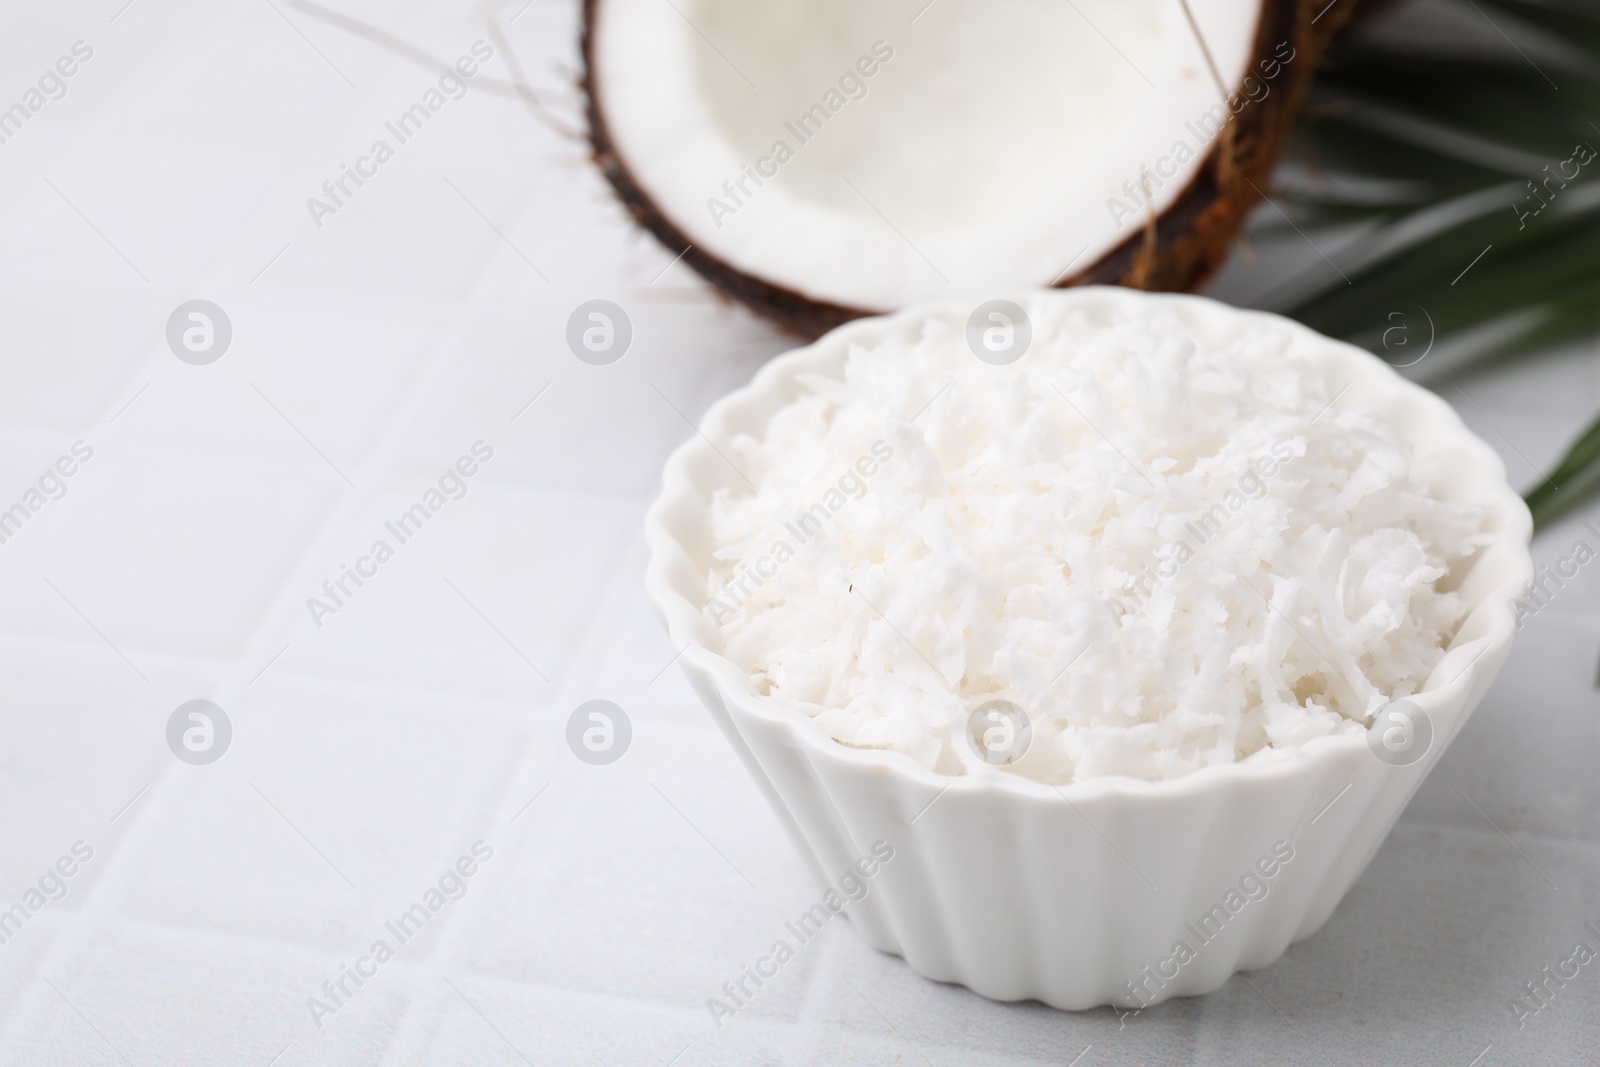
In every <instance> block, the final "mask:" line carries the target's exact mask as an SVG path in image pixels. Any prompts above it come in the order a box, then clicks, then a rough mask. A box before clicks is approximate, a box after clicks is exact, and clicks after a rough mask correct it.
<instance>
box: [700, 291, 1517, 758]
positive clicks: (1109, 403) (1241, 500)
mask: <svg viewBox="0 0 1600 1067" xmlns="http://www.w3.org/2000/svg"><path fill="white" fill-rule="evenodd" d="M805 384H806V386H807V388H809V389H810V390H811V392H809V393H807V394H806V395H803V396H802V397H800V398H798V399H796V400H795V401H793V402H792V403H790V404H788V405H786V406H784V407H783V408H781V409H780V410H778V411H777V412H776V413H774V415H773V416H772V418H771V419H770V421H769V423H768V425H767V426H766V429H765V433H764V434H763V435H762V436H760V437H759V438H758V437H753V436H748V435H741V436H738V437H735V438H734V439H733V440H732V441H730V442H729V445H728V451H729V454H730V456H731V458H732V459H733V460H734V461H735V462H736V463H738V464H739V466H740V467H741V468H742V469H743V470H745V471H746V472H747V473H748V474H749V475H750V476H751V477H752V478H753V479H754V480H755V482H756V484H757V489H756V491H755V492H753V493H752V492H749V491H744V490H743V487H740V489H738V490H735V489H726V490H722V491H719V492H718V493H717V494H716V496H715V498H714V500H713V502H712V507H711V534H712V541H713V543H714V546H715V548H714V551H713V554H712V555H713V559H714V561H715V562H714V566H713V568H712V571H711V573H710V575H709V576H708V583H707V592H708V604H707V610H708V611H709V612H710V613H711V617H712V618H713V620H714V621H716V622H717V623H718V625H719V630H720V633H721V635H722V638H723V641H724V654H725V655H726V656H727V657H728V658H729V659H730V660H732V661H733V662H734V663H736V664H738V665H739V666H740V667H741V668H743V669H744V670H746V671H748V672H749V674H750V677H751V680H752V682H753V683H754V685H755V687H756V689H757V690H758V691H759V692H761V693H763V694H766V695H768V696H770V697H772V698H773V699H776V700H778V701H781V702H783V703H785V704H788V705H789V706H792V707H795V708H797V709H799V710H801V711H803V712H805V713H806V714H808V715H810V716H811V717H812V719H813V720H814V721H815V722H816V724H817V725H818V726H819V727H820V728H821V729H823V730H825V731H826V732H827V733H828V734H829V735H830V736H832V737H833V738H835V739H836V740H838V741H840V742H842V743H844V744H847V745H851V746H856V747H864V748H883V749H893V750H895V751H899V752H903V753H905V754H906V755H908V756H910V757H912V758H913V759H915V760H917V761H918V762H919V763H921V764H922V765H924V766H926V767H929V768H931V769H934V770H937V771H940V772H943V773H950V774H961V773H971V772H985V773H987V772H991V771H992V770H993V769H994V768H991V767H989V766H988V765H987V764H985V763H983V762H982V761H981V760H979V759H978V757H977V756H976V755H975V754H974V753H973V752H972V751H971V748H970V746H969V744H968V742H967V738H966V730H967V719H968V716H969V714H970V713H971V712H972V711H973V709H974V708H976V707H977V706H978V705H979V704H981V703H983V702H984V701H988V700H993V699H1005V700H1010V701H1012V702H1014V703H1016V704H1017V705H1019V706H1020V707H1022V708H1023V709H1024V710H1025V712H1026V714H1027V715H1028V717H1029V720H1030V723H1031V726H1032V729H1033V739H1032V743H1031V746H1030V747H1029V749H1028V751H1027V753H1026V755H1025V756H1024V757H1023V758H1022V759H1020V760H1019V761H1017V762H1016V763H1014V764H1012V765H1011V766H1009V767H1008V768H1006V770H1008V771H1010V772H1013V773H1020V774H1024V775H1027V776H1029V777H1032V778H1035V779H1039V780H1041V781H1046V782H1052V783H1057V784H1061V783H1066V782H1072V781H1079V780H1082V779H1085V778H1090V777H1094V776H1097V775H1107V774H1118V775H1127V776H1131V777H1135V778H1143V779H1150V780H1160V779H1171V778H1177V777H1181V776H1183V775H1186V774H1189V773H1192V772H1194V771H1195V770H1198V769H1199V768H1201V767H1205V766H1209V765H1212V764H1218V763H1232V762H1237V761H1241V760H1245V759H1252V760H1255V759H1262V758H1268V757H1269V756H1270V755H1271V753H1272V752H1273V751H1274V750H1282V749H1289V748H1294V747H1296V746H1300V745H1304V744H1305V743H1307V742H1309V741H1311V740H1313V739H1315V738H1318V737H1322V736H1326V735H1328V734H1331V733H1336V732H1342V731H1353V730H1359V729H1361V728H1362V727H1363V726H1365V725H1366V724H1368V723H1370V721H1371V718H1372V715H1373V714H1374V712H1375V711H1376V710H1377V709H1378V708H1379V707H1381V706H1382V705H1383V703H1384V702H1385V701H1387V700H1389V699H1391V698H1394V697H1399V696H1406V695H1410V694H1412V693H1415V692H1416V691H1417V690H1418V689H1419V688H1420V687H1421V686H1422V684H1423V682H1424V681H1425V680H1426V678H1427V677H1428V675H1429V672H1430V671H1431V670H1432V669H1433V667H1434V666H1435V665H1436V664H1437V663H1438V662H1439V660H1440V659H1441V658H1442V656H1443V653H1444V648H1445V647H1446V646H1447V644H1448V642H1449V639H1450V637H1451V636H1452V635H1453V634H1454V632H1455V629H1456V628H1457V627H1458V626H1459V624H1460V622H1461V620H1462V618H1463V616H1464V615H1465V612H1466V604H1465V603H1464V601H1463V600H1462V598H1461V597H1460V596H1459V595H1457V594H1456V593H1454V592H1450V591H1443V590H1441V589H1440V588H1439V587H1438V585H1439V582H1440V580H1441V579H1442V578H1444V577H1445V576H1446V575H1448V574H1449V573H1451V571H1452V569H1453V568H1458V567H1459V566H1460V565H1461V564H1462V563H1463V562H1464V561H1466V560H1467V559H1469V558H1470V557H1471V556H1472V555H1473V554H1474V553H1475V552H1476V551H1477V549H1478V548H1479V547H1480V546H1482V545H1483V544H1486V543H1487V542H1488V539H1489V538H1488V535H1487V534H1486V533H1485V529H1484V527H1485V523H1486V521H1487V510H1486V509H1485V508H1483V507H1480V506H1478V505H1474V504H1469V503H1464V502H1459V501H1448V500H1441V499H1438V498H1436V497H1435V496H1434V495H1432V494H1431V492H1430V490H1429V488H1428V486H1427V485H1426V484H1424V483H1423V482H1422V481H1421V480H1420V479H1419V477H1418V475H1417V474H1416V472H1415V471H1414V470H1413V467H1412V459H1411V448H1410V446H1409V444H1408V443H1407V441H1406V439H1405V437H1404V436H1403V435H1402V434H1401V433H1400V432H1399V430H1397V429H1396V428H1395V427H1394V426H1391V425H1390V424H1388V423H1387V422H1385V421H1384V420H1383V419H1382V418H1381V417H1379V416H1378V415H1377V414H1376V413H1375V412H1372V411H1369V410H1364V409H1362V408H1360V407H1357V406H1355V405H1354V404H1351V403H1349V402H1348V401H1346V402H1345V404H1344V405H1343V406H1341V405H1340V404H1339V403H1337V402H1336V401H1337V398H1338V394H1339V393H1340V390H1341V389H1342V388H1343V387H1344V386H1345V385H1346V384H1347V383H1345V382H1342V381H1334V380H1332V379H1331V378H1330V377H1329V375H1328V372H1326V371H1324V370H1321V369H1319V368H1318V367H1317V366H1316V365H1315V364H1314V363H1312V362H1311V361H1310V360H1309V359H1308V358H1305V357H1303V356H1298V355H1296V354H1294V353H1293V351H1292V350H1291V348H1290V345H1289V337H1288V334H1287V332H1286V331H1282V330H1274V329H1270V328H1268V329H1263V328H1261V327H1260V326H1259V325H1253V326H1251V327H1250V328H1249V329H1248V330H1245V331H1242V332H1241V333H1240V334H1239V335H1238V336H1237V337H1234V338H1232V339H1224V340H1222V341H1217V340H1211V341H1210V342H1207V343H1202V342H1201V341H1200V340H1198V339H1197V338H1195V337H1193V336H1191V335H1190V332H1189V331H1187V330H1186V329H1185V328H1184V326H1183V324H1182V323H1181V322H1179V321H1178V319H1177V318H1175V317H1173V316H1171V315H1170V314H1169V313H1166V312H1159V313H1157V314H1155V315H1146V316H1142V317H1141V318H1140V319H1139V320H1138V321H1133V320H1132V319H1130V318H1127V317H1122V318H1119V319H1117V320H1116V321H1114V322H1113V323H1111V324H1109V325H1107V324H1104V323H1101V324H1096V323H1093V322H1091V321H1089V319H1088V318H1087V317H1085V316H1084V315H1083V314H1082V313H1081V312H1077V311H1073V312H1070V313H1068V314H1066V315H1065V316H1064V317H1063V318H1062V320H1061V321H1060V322H1058V323H1055V324H1053V325H1052V328H1051V329H1048V330H1042V331H1038V330H1036V336H1035V339H1034V343H1033V347H1032V349H1031V350H1030V352H1029V354H1028V356H1027V358H1026V359H1025V360H1024V361H1022V362H1020V363H1017V364H1014V365H1012V366H1010V367H994V366H990V365H987V364H984V363H982V362H980V361H978V360H976V359H974V358H973V356H972V354H971V352H970V351H968V350H967V348H966V346H965V344H964V342H963V340H962V337H961V336H960V334H959V333H957V332H955V331H954V330H953V329H952V328H951V327H950V326H948V325H946V324H942V323H940V322H938V321H933V322H929V323H928V324H926V325H925V326H924V327H923V330H922V333H921V336H920V337H918V338H916V339H915V340H910V341H895V342H885V343H883V344H882V345H880V346H879V347H877V348H875V349H872V350H868V349H864V348H860V347H856V348H852V349H851V351H850V352H849V354H848V356H847V359H846V362H845V367H844V373H843V377H842V379H829V378H824V377H816V376H808V377H807V378H806V379H805Z"/></svg>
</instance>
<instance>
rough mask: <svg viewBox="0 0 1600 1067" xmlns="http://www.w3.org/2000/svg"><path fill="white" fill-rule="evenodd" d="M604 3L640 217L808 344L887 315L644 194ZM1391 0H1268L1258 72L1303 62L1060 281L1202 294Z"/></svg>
mask: <svg viewBox="0 0 1600 1067" xmlns="http://www.w3.org/2000/svg"><path fill="white" fill-rule="evenodd" d="M599 2H600V0H584V4H583V29H582V38H581V41H580V45H581V49H582V52H583V74H582V79H581V82H580V84H581V87H582V89H583V94H584V106H585V113H586V114H587V116H588V120H589V142H590V146H591V148H592V149H593V153H594V161H595V164H596V165H597V166H598V167H599V168H600V171H601V173H603V174H604V175H605V177H606V180H607V181H608V182H610V183H611V187H612V189H613V190H615V192H616V194H617V198H618V199H619V200H620V201H621V202H622V205H623V207H625V208H626V209H627V211H628V213H629V214H630V215H631V216H632V217H633V219H634V221H635V222H637V223H638V224H639V225H640V226H642V227H643V228H644V229H646V230H648V231H649V232H650V233H651V234H652V235H654V237H655V238H656V240H658V241H660V242H661V244H662V245H664V246H665V247H666V249H667V250H668V251H669V252H670V253H672V254H673V255H674V256H677V255H681V256H682V259H683V262H684V263H687V264H688V265H689V267H690V268H692V269H693V270H694V271H695V272H696V273H698V274H699V275H700V276H701V277H703V278H705V279H706V280H707V281H709V282H710V283H711V284H712V285H715V286H716V287H717V288H718V289H720V290H722V291H723V292H724V293H726V294H728V295H729V296H731V297H733V298H734V299H735V300H738V301H740V302H741V303H743V304H746V305H748V306H749V307H750V308H751V309H752V310H754V311H756V312H758V313H760V314H761V315H763V316H765V317H767V318H769V319H771V320H773V321H774V322H776V323H777V324H779V325H780V326H782V327H784V328H785V329H787V330H789V331H791V332H793V333H795V334H798V335H799V336H801V337H805V338H812V337H817V336H819V335H821V334H823V333H825V332H827V331H828V330H831V329H833V328H834V327H835V326H838V325H840V324H841V323H845V322H848V321H850V320H851V319H856V318H860V317H862V316H864V315H875V314H879V313H881V312H882V311H885V310H889V309H885V308H861V307H846V306H844V305H841V304H835V303H830V302H828V301H823V300H816V299H813V298H811V297H808V296H805V295H804V294H802V293H799V292H796V291H795V290H793V289H789V288H785V287H784V286H780V285H774V284H772V283H771V282H768V281H764V280H763V279H761V278H758V277H755V276H754V275H751V274H747V273H745V272H744V271H741V270H738V269H736V268H735V267H733V266H730V265H729V264H728V263H726V262H724V261H722V260H720V259H718V258H717V257H716V256H714V255H711V254H709V253H708V252H706V251H704V250H703V249H701V248H699V247H697V246H691V244H690V242H689V240H688V238H687V237H685V236H684V234H683V233H682V231H680V230H679V229H678V228H677V227H676V226H675V225H673V223H672V221H671V220H670V219H669V218H668V217H667V216H666V214H665V213H664V212H663V211H662V210H661V209H660V207H659V206H657V205H656V203H655V202H654V201H653V200H652V199H651V197H650V195H649V194H648V193H646V192H645V191H644V188H643V187H642V186H641V185H640V183H639V181H638V180H637V179H636V178H635V177H634V175H633V173H632V171H631V170H630V169H629V168H628V165H627V163H625V162H624V161H623V159H622V157H621V156H620V154H619V153H618V152H617V150H616V146H615V145H614V144H613V142H612V139H611V135H610V132H609V131H608V129H607V127H606V119H605V113H604V111H603V110H602V108H601V106H600V102H599V94H598V93H597V91H596V78H595V63H594V54H593V48H594V33H593V28H594V15H595V9H596V7H597V6H598V4H599ZM1381 2H1382V0H1365V3H1361V2H1358V0H1333V2H1332V3H1330V2H1329V0H1262V5H1261V10H1262V17H1261V19H1260V22H1259V23H1258V24H1257V27H1256V38H1255V44H1254V47H1253V49H1252V59H1251V62H1250V64H1249V67H1248V69H1251V70H1254V69H1257V64H1258V63H1259V61H1260V60H1262V59H1266V58H1268V57H1271V56H1272V54H1273V50H1274V49H1275V48H1276V47H1278V45H1279V44H1280V43H1282V42H1285V41H1287V42H1290V44H1291V46H1292V47H1293V48H1294V52H1295V54H1294V59H1293V60H1292V61H1291V62H1288V63H1285V64H1283V65H1282V70H1281V74H1280V76H1279V78H1278V79H1276V80H1275V84H1274V87H1273V91H1272V92H1271V93H1269V94H1268V95H1267V96H1266V97H1265V98H1264V99H1262V100H1261V101H1259V102H1251V103H1248V104H1246V106H1244V107H1243V108H1242V109H1241V110H1240V111H1239V112H1238V113H1236V114H1235V115H1233V117H1232V118H1231V119H1230V120H1229V121H1228V124H1227V125H1226V126H1225V127H1224V128H1223V132H1222V133H1221V134H1220V135H1219V136H1218V137H1217V139H1216V143H1215V145H1214V146H1213V147H1212V149H1211V151H1210V152H1209V153H1208V154H1207V156H1206V159H1205V161H1204V162H1203V163H1202V164H1201V166H1200V169H1199V170H1198V171H1197V172H1196V173H1195V175H1194V177H1193V178H1192V179H1191V180H1190V182H1189V184H1188V186H1187V187H1186V188H1185V189H1184V190H1183V191H1182V192H1181V193H1180V194H1179V195H1178V198H1177V199H1176V200H1175V201H1174V202H1173V203H1172V205H1171V206H1170V207H1169V208H1167V210H1166V211H1164V212H1162V213H1161V214H1160V215H1158V216H1154V217H1152V218H1150V219H1148V220H1147V222H1146V224H1145V226H1144V227H1143V228H1141V230H1140V231H1139V232H1137V233H1135V234H1133V235H1132V236H1130V237H1129V238H1128V239H1127V240H1125V241H1123V242H1122V243H1121V244H1119V245H1117V246H1116V247H1114V248H1112V249H1111V250H1110V251H1109V252H1107V253H1105V254H1104V255H1103V256H1101V257H1100V259H1098V260H1097V261H1096V262H1094V263H1092V264H1090V265H1088V266H1086V267H1085V268H1084V269H1082V270H1080V271H1079V272H1078V273H1076V274H1074V275H1072V276H1070V277H1067V278H1064V279H1062V280H1060V281H1058V282H1056V283H1055V284H1056V285H1057V286H1059V287H1066V286H1073V285H1123V286H1128V287H1130V288H1134V289H1147V290H1156V291H1166V292H1192V291H1193V290H1195V289H1198V288H1200V287H1201V286H1202V285H1204V284H1205V283H1206V281H1207V280H1208V279H1210V277H1211V276H1212V275H1213V274H1214V273H1216V271H1217V268H1219V267H1220V266H1221V265H1222V262H1223V260H1224V259H1226V258H1227V255H1228V249H1229V246H1230V244H1231V243H1232V241H1233V238H1234V235H1235V234H1237V233H1238V231H1239V228H1240V226H1241V225H1243V223H1244V219H1245V216H1246V215H1247V214H1248V213H1249V212H1250V210H1251V208H1253V207H1254V206H1255V205H1256V203H1257V201H1259V200H1260V199H1261V198H1262V197H1263V196H1264V195H1265V190H1266V188H1267V183H1268V181H1269V180H1270V179H1271V175H1272V170H1273V167H1274V166H1275V165H1276V163H1277V161H1278V157H1279V155H1280V154H1281V153H1282V151H1283V149H1284V146H1285V145H1286V143H1287V141H1288V138H1289V134H1290V131H1291V128H1292V126H1293V123H1294V117H1295V114H1296V112H1297V111H1298V110H1299V108H1300V105H1301V104H1302V102H1303V101H1304V100H1305V96H1306V92H1307V90H1308V89H1309V88H1310V85H1311V79H1312V77H1313V75H1314V74H1315V73H1316V69H1317V67H1318V65H1319V63H1320V62H1321V59H1322V56H1323V54H1324V53H1325V52H1326V50H1327V47H1328V45H1329V44H1330V43H1331V41H1332V40H1333V38H1334V36H1335V35H1336V34H1337V32H1338V30H1339V29H1340V28H1342V27H1343V26H1344V25H1345V24H1346V23H1347V22H1349V21H1350V20H1351V19H1352V18H1353V17H1354V16H1355V14H1356V11H1357V9H1358V8H1359V7H1363V6H1374V5H1376V4H1378V3H1381Z"/></svg>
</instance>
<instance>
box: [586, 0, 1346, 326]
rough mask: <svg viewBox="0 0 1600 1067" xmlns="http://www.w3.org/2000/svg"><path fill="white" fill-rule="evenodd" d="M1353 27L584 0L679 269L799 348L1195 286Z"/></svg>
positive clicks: (1259, 14)
mask: <svg viewBox="0 0 1600 1067" xmlns="http://www.w3.org/2000/svg"><path fill="white" fill-rule="evenodd" d="M1353 5H1354V0H1344V3H1343V5H1342V6H1343V7H1344V8H1346V9H1347V10H1344V11H1337V10H1334V8H1338V7H1340V6H1341V5H1340V4H1339V3H1338V0H1335V4H1334V6H1333V8H1329V7H1328V6H1327V0H1304V2H1302V0H983V2H982V3H979V2H978V0H932V2H929V0H889V2H875V3H871V4H865V3H861V2H859V0H762V2H760V3H753V2H749V0H586V3H585V19H584V39H583V52H584V58H585V72H584V88H585V91H586V93H587V96H588V109H589V121H590V135H591V140H592V142H593V147H594V151H595V156H596V159H597V161H598V162H599V164H600V166H601V168H602V169H603V170H604V172H605V174H606V176H607V178H608V179H609V180H610V182H611V184H612V185H613V187H614V188H615V189H616V191H617V193H618V194H619V195H620V197H621V199H622V201H623V203H624V204H625V205H626V206H627V208H628V209H629V210H630V211H631V213H632V214H633V215H634V217H635V218H636V219H637V220H638V221H639V222H640V223H641V224H642V225H644V226H645V227H646V228H647V229H649V230H650V231H651V232H652V233H653V234H655V236H656V237H657V238H659V239H660V240H661V242H662V243H663V244H665V245H666V246H667V248H668V250H669V251H671V252H672V253H673V254H675V255H676V254H679V253H683V258H684V260H685V262H687V263H688V264H689V265H690V266H692V267H693V268H694V269H695V270H697V271H699V272H700V273H701V274H702V275H704V276H705V277H706V278H708V279H709V280H710V281H712V282H713V283H715V284H716V285H718V286H720V287H721V288H723V289H724V290H726V291H727V292H729V293H730V294H732V295H733V296H735V297H737V298H739V299H741V300H743V301H745V302H746V303H748V304H750V305H751V306H752V307H754V308H756V309H757V310H759V311H761V312H763V313H765V314H767V315H769V316H771V317H773V318H775V319H777V320H779V321H780V322H782V323H784V324H785V325H787V326H789V327H791V328H793V329H795V330H797V331H799V332H802V333H807V334H814V333H817V332H820V331H822V330H826V329H829V328H831V327H833V326H836V325H838V324H839V323H840V322H843V321H845V320H847V319H850V318H854V317H857V316H860V315H866V314H874V313H878V312H883V311H889V310H893V309H897V308H900V307H903V306H905V305H908V304H912V303H917V302H921V301H925V300H929V299H933V298H936V297H940V296H944V295H952V294H976V293H982V292H984V291H989V290H1009V289H1015V288H1016V287H1018V286H1037V285H1074V284H1084V283H1120V284H1126V285H1132V286H1135V287H1139V288H1146V289H1189V288H1193V287H1195V286H1196V285H1198V284H1200V283H1201V282H1202V281H1203V280H1204V279H1205V278H1206V277H1207V276H1208V275H1209V274H1210V273H1211V272H1212V271H1213V270H1214V269H1215V268H1216V267H1217V265H1218V264H1219V263H1220V262H1221V261H1222V259H1223V257H1224V255H1225V254H1226V252H1227V246H1228V243H1229V241H1230V240H1231V238H1232V237H1233V235H1234V233H1235V231H1236V229H1237V227H1238V225H1239V223H1240V222H1241V221H1242V219H1243V216H1244V213H1245V211H1246V210H1247V208H1248V207H1249V206H1250V205H1251V204H1253V203H1254V202H1255V200H1256V199H1258V198H1259V196H1260V195H1262V194H1261V189H1262V188H1263V187H1264V186H1265V183H1266V180H1267V177H1268V174H1269V172H1270V170H1271V167H1272V164H1273V162H1274V160H1275V158H1276V156H1277V154H1278V151H1279V150H1280V148H1281V145H1282V143H1283V140H1284V137H1285V135H1286V133H1287V130H1288V126H1289V122H1290V120H1291V118H1292V115H1293V111H1294V108H1295V107H1296V106H1297V105H1298V103H1299V101H1300V99H1301V97H1302V95H1303V93H1304V90H1305V88H1306V85H1307V83H1308V82H1309V80H1310V77H1311V74H1312V72H1313V70H1314V68H1315V66H1316V63H1317V59H1318V56H1319V55H1320V54H1321V51H1322V46H1323V44H1325V42H1326V39H1327V38H1328V37H1329V36H1330V35H1331V31H1332V29H1333V27H1334V25H1335V24H1336V23H1337V22H1339V21H1341V19H1342V17H1343V16H1344V15H1347V14H1348V13H1349V12H1348V8H1350V7H1352V6H1353ZM1319 11H1320V12H1322V14H1321V15H1320V17H1319Z"/></svg>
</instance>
